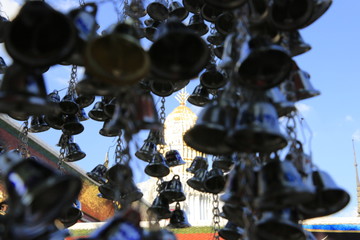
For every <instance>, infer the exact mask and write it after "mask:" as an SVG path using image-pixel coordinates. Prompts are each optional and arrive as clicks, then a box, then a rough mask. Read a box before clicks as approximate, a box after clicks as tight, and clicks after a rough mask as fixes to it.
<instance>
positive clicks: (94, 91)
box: [76, 71, 115, 96]
mask: <svg viewBox="0 0 360 240" xmlns="http://www.w3.org/2000/svg"><path fill="white" fill-rule="evenodd" d="M76 91H77V93H78V94H87V95H96V96H109V95H113V94H115V92H114V88H113V87H112V86H111V85H110V84H107V83H105V82H104V81H100V80H98V79H96V77H94V76H93V75H92V74H90V73H89V72H88V71H85V73H84V76H83V79H82V80H81V81H79V82H78V83H77V84H76Z"/></svg>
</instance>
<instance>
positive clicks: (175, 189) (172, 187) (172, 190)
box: [161, 175, 186, 203]
mask: <svg viewBox="0 0 360 240" xmlns="http://www.w3.org/2000/svg"><path fill="white" fill-rule="evenodd" d="M161 196H163V197H165V198H166V199H167V200H168V201H169V203H173V202H182V201H185V200H186V196H185V194H184V191H183V187H182V184H181V182H180V177H179V175H174V177H173V178H172V179H171V180H170V182H168V183H167V184H166V187H165V189H164V190H163V191H162V192H161Z"/></svg>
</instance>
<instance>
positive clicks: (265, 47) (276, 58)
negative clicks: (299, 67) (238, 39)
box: [236, 36, 292, 89]
mask: <svg viewBox="0 0 360 240" xmlns="http://www.w3.org/2000/svg"><path fill="white" fill-rule="evenodd" d="M291 67H292V60H291V58H290V56H289V54H288V53H287V51H286V50H285V49H284V48H283V47H281V46H280V45H275V44H273V43H272V42H271V41H270V40H269V39H268V38H265V37H260V36H259V37H255V38H251V39H250V40H249V41H247V42H245V43H244V44H243V45H242V47H241V54H240V60H239V61H238V63H237V66H236V68H237V70H236V71H237V73H238V75H239V83H240V84H241V85H244V86H246V87H250V88H255V89H267V88H271V87H274V86H276V85H278V84H279V83H281V82H283V81H284V80H285V79H286V77H288V75H289V73H290V70H291Z"/></svg>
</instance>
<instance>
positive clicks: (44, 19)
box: [5, 1, 77, 67]
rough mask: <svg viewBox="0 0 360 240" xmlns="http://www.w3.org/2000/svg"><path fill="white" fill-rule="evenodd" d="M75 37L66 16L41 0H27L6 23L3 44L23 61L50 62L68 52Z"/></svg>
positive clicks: (16, 57)
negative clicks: (11, 19)
mask: <svg viewBox="0 0 360 240" xmlns="http://www.w3.org/2000/svg"><path fill="white" fill-rule="evenodd" d="M29 18H31V21H29ZM76 37H77V36H76V30H75V28H74V26H73V24H72V22H71V20H70V19H69V18H68V17H67V16H65V15H64V14H62V13H61V12H58V11H56V10H55V9H53V8H52V7H51V6H50V5H48V4H47V3H45V2H44V1H29V2H26V3H25V4H24V5H23V6H22V8H21V9H20V12H19V13H18V15H17V16H16V18H15V19H14V20H13V21H12V22H11V24H10V25H9V27H8V29H7V34H6V37H5V47H6V50H7V52H8V53H9V55H10V56H11V57H12V58H13V59H14V60H16V61H17V62H20V63H22V64H24V65H27V66H32V67H36V66H37V67H41V66H51V65H54V64H57V63H59V62H61V61H62V60H64V59H66V58H67V57H68V56H69V55H70V54H71V52H72V51H73V49H74V47H75V44H76ZM29 39H31V40H29Z"/></svg>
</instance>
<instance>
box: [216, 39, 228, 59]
mask: <svg viewBox="0 0 360 240" xmlns="http://www.w3.org/2000/svg"><path fill="white" fill-rule="evenodd" d="M213 51H214V54H215V56H216V57H217V58H219V59H223V55H224V51H225V45H224V43H221V44H220V45H216V46H215V48H214V50H213Z"/></svg>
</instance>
